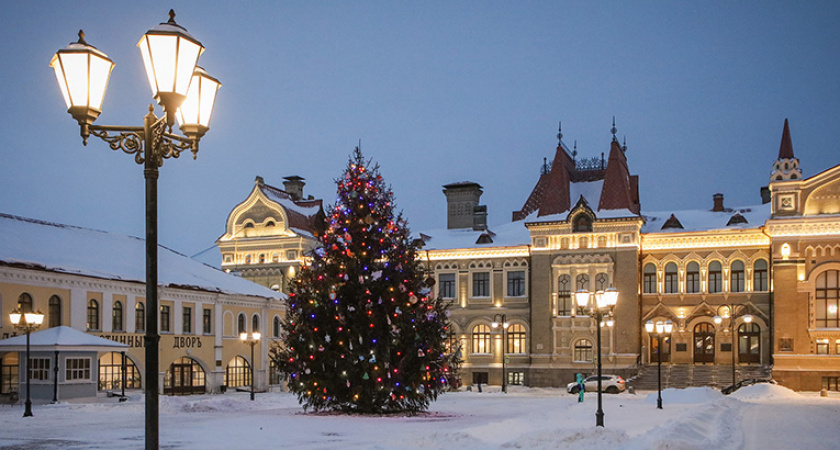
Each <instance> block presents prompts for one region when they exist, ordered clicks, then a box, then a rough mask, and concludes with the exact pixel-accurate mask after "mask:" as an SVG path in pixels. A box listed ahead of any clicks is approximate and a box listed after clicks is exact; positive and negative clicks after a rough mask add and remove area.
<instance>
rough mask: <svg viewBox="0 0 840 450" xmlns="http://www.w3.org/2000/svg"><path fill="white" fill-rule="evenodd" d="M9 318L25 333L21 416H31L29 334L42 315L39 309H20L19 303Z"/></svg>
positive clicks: (42, 320)
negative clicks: (23, 391) (24, 399)
mask: <svg viewBox="0 0 840 450" xmlns="http://www.w3.org/2000/svg"><path fill="white" fill-rule="evenodd" d="M9 318H10V319H11V321H12V325H14V326H15V328H17V329H18V330H21V331H23V332H24V333H25V334H26V361H24V363H23V365H24V367H26V375H25V376H26V402H24V405H25V409H24V411H23V417H32V399H31V398H30V397H29V334H30V333H32V332H33V331H35V330H37V329H38V328H40V327H41V324H42V323H44V315H43V314H41V311H38V312H32V311H21V309H20V305H18V307H17V308H15V310H14V311H12V312H11V314H9ZM21 319H22V320H21Z"/></svg>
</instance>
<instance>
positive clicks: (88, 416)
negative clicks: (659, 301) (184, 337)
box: [0, 384, 840, 450]
mask: <svg viewBox="0 0 840 450" xmlns="http://www.w3.org/2000/svg"><path fill="white" fill-rule="evenodd" d="M491 390H492V389H491ZM833 394H834V393H833ZM662 396H663V403H664V409H662V410H657V409H656V392H653V393H647V392H645V393H639V394H638V395H632V394H627V393H625V394H619V395H604V397H603V399H604V411H605V414H606V416H605V424H606V427H605V428H596V427H595V426H594V425H595V409H596V401H595V395H594V394H587V396H586V401H585V402H584V403H582V404H579V403H577V401H576V398H577V397H576V396H572V395H569V394H566V393H565V391H562V390H558V389H528V388H519V389H516V388H512V389H510V392H509V393H508V394H502V393H500V392H488V390H485V392H484V393H481V394H479V393H477V392H458V393H448V394H445V395H443V396H441V397H440V398H439V399H438V401H437V402H435V403H433V404H432V406H431V408H430V410H429V412H427V413H425V414H421V415H418V416H415V417H402V416H391V417H366V416H346V415H340V414H312V413H304V412H303V410H302V409H301V407H300V406H299V405H298V403H297V401H296V399H295V398H294V397H293V396H292V395H290V394H280V393H266V394H257V397H256V401H254V402H251V401H249V397H248V394H245V393H228V394H225V395H203V396H191V397H163V396H162V397H161V408H160V410H161V416H160V442H161V448H171V449H247V448H294V449H333V448H336V449H337V448H341V449H369V448H381V449H391V448H400V449H405V448H431V449H436V448H441V449H443V448H446V449H451V448H458V449H492V448H551V449H554V448H580V449H605V448H622V449H701V448H714V449H786V448H807V449H808V450H817V449H835V448H838V446H840V427H838V426H837V424H838V420H840V396H837V395H832V396H831V397H827V398H826V397H819V396H816V395H814V394H804V395H803V394H797V393H794V392H792V391H789V390H787V389H785V388H783V387H781V386H776V385H766V384H764V385H755V386H749V387H746V388H743V389H741V390H740V391H738V392H736V393H734V394H732V395H730V396H723V395H721V394H720V393H719V392H718V391H716V390H713V389H710V388H691V389H685V390H673V389H668V390H665V391H663V393H662ZM33 410H34V413H35V416H34V417H30V418H23V417H22V413H23V409H22V407H20V406H14V407H9V406H3V407H0V423H2V426H0V449H36V448H37V449H41V448H46V449H49V448H60V449H91V448H100V449H122V448H142V447H143V443H144V441H143V431H144V408H143V397H142V395H141V394H135V395H132V396H131V398H130V400H129V401H128V402H125V403H117V400H116V399H115V398H104V397H100V398H97V399H96V401H93V402H88V403H79V402H62V403H59V404H55V405H37V404H36V405H35V406H34V407H33Z"/></svg>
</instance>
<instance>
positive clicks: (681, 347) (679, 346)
mask: <svg viewBox="0 0 840 450" xmlns="http://www.w3.org/2000/svg"><path fill="white" fill-rule="evenodd" d="M677 351H678V352H687V351H688V344H686V343H684V342H683V343H682V344H677ZM662 353H665V351H664V350H663V352H662Z"/></svg>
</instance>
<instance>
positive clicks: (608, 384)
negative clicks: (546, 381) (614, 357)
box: [566, 374, 626, 394]
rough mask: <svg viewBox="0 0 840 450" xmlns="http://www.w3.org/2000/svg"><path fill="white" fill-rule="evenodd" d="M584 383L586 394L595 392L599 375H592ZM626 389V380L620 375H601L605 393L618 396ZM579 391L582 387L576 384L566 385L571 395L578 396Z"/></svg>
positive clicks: (602, 388)
mask: <svg viewBox="0 0 840 450" xmlns="http://www.w3.org/2000/svg"><path fill="white" fill-rule="evenodd" d="M583 382H584V387H585V388H584V390H585V391H586V392H595V391H597V390H598V375H590V376H588V377H586V379H585V380H583ZM624 389H626V386H625V383H624V378H621V377H620V376H618V375H606V374H604V375H601V390H602V391H603V392H606V393H608V394H618V393H619V392H624ZM579 391H580V387H579V386H578V384H577V383H576V382H574V383H569V384H567V385H566V392H568V393H570V394H577V393H578V392H579Z"/></svg>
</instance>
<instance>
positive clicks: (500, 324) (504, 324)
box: [490, 314, 510, 394]
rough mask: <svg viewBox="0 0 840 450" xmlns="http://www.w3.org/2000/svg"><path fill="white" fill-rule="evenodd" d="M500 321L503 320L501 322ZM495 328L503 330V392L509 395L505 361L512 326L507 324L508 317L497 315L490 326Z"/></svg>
mask: <svg viewBox="0 0 840 450" xmlns="http://www.w3.org/2000/svg"><path fill="white" fill-rule="evenodd" d="M498 319H501V321H499V320H498ZM490 325H491V326H492V327H493V328H499V327H501V328H502V392H504V393H505V394H507V373H506V370H505V363H506V362H505V359H507V329H508V326H509V325H510V324H508V322H507V315H505V314H496V315H495V316H493V323H491V324H490Z"/></svg>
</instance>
